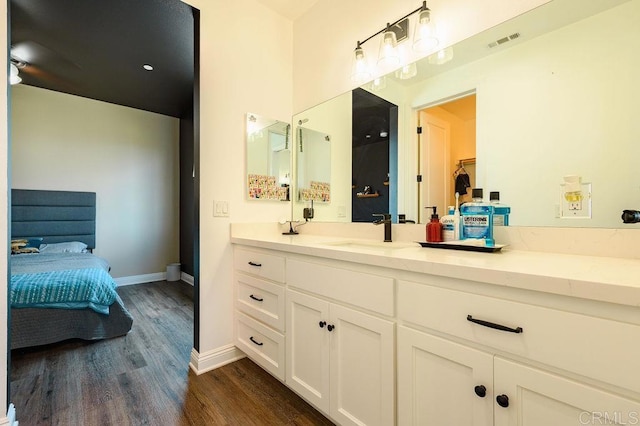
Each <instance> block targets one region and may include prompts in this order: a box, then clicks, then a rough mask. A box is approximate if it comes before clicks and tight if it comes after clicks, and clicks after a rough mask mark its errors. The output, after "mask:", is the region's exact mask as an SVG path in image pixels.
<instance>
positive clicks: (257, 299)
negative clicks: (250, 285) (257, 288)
mask: <svg viewBox="0 0 640 426" xmlns="http://www.w3.org/2000/svg"><path fill="white" fill-rule="evenodd" d="M249 297H250V298H252V299H253V300H255V301H256V302H262V301H263V300H264V299H260V298H258V297H255V296H254V295H253V294H250V295H249Z"/></svg>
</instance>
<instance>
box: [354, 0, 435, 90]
mask: <svg viewBox="0 0 640 426" xmlns="http://www.w3.org/2000/svg"><path fill="white" fill-rule="evenodd" d="M416 13H418V20H417V22H416V27H415V30H414V37H413V49H414V50H415V51H416V52H419V53H425V52H428V51H430V50H432V49H433V48H435V47H436V46H437V45H438V44H439V40H438V38H437V36H436V27H435V24H434V23H433V22H432V21H431V10H430V9H429V8H428V7H427V2H426V1H423V2H422V6H420V7H419V8H417V9H416V10H414V11H411V12H410V13H408V14H406V15H405V16H403V17H402V18H400V19H398V20H397V21H395V22H393V23H387V25H386V26H385V27H384V28H383V29H381V30H380V31H378V32H376V33H375V34H373V35H371V36H369V37H367V38H365V39H364V40H363V41H358V42H357V44H356V48H355V50H354V56H353V66H352V71H351V79H352V81H353V82H354V83H358V84H362V83H365V82H367V81H369V79H370V78H371V76H372V75H373V72H372V70H371V69H370V68H369V65H368V64H367V58H366V56H365V52H364V50H363V49H362V45H363V44H365V43H366V42H367V41H369V40H371V39H372V38H374V37H376V36H378V35H380V34H382V40H381V41H380V49H379V51H378V65H379V66H382V67H397V66H399V65H401V62H402V61H401V57H400V56H401V55H400V52H399V49H398V44H400V43H401V42H403V41H404V40H407V39H408V38H409V17H410V16H411V15H413V14H416ZM405 75H406V74H405ZM414 75H415V74H414ZM404 78H410V77H406V76H405V77H404Z"/></svg>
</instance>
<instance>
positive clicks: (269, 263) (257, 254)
mask: <svg viewBox="0 0 640 426" xmlns="http://www.w3.org/2000/svg"><path fill="white" fill-rule="evenodd" d="M233 263H234V267H235V268H236V270H238V271H242V272H246V273H247V274H251V275H255V276H258V277H261V278H265V279H268V280H272V281H277V282H279V283H283V282H284V265H285V262H284V257H282V256H276V255H273V254H268V253H265V252H261V251H253V250H245V249H243V248H236V249H235V252H234V254H233Z"/></svg>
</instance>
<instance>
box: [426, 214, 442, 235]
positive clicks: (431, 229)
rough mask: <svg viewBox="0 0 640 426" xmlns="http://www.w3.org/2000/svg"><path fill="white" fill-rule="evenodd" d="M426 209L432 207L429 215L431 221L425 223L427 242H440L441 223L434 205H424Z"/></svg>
mask: <svg viewBox="0 0 640 426" xmlns="http://www.w3.org/2000/svg"><path fill="white" fill-rule="evenodd" d="M426 208H427V209H433V214H432V215H431V222H429V223H427V242H429V243H441V242H442V223H441V222H440V218H439V217H438V213H437V212H436V206H432V207H426Z"/></svg>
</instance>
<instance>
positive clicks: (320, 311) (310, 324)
mask: <svg viewBox="0 0 640 426" xmlns="http://www.w3.org/2000/svg"><path fill="white" fill-rule="evenodd" d="M286 317H287V337H286V347H287V361H286V370H287V378H286V383H287V384H288V385H289V387H291V389H293V390H295V391H296V392H298V393H299V394H300V395H302V396H303V397H304V398H305V399H307V401H309V402H310V403H312V404H314V405H315V406H316V407H317V408H318V409H320V410H322V411H324V412H325V413H328V412H329V339H330V333H329V332H327V324H328V322H329V303H328V302H326V301H324V300H320V299H318V298H316V297H312V296H308V295H306V294H302V293H298V292H295V291H291V290H287V315H286Z"/></svg>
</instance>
